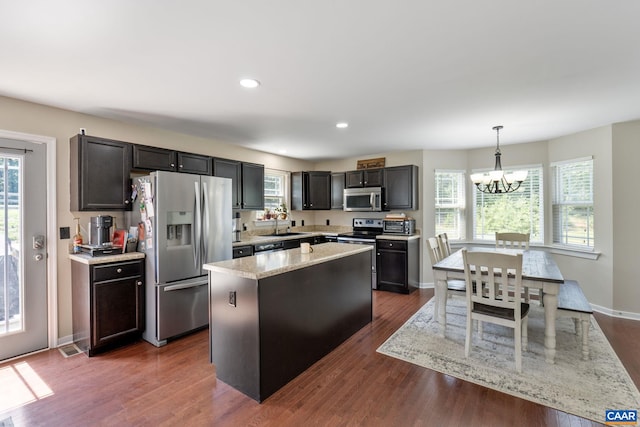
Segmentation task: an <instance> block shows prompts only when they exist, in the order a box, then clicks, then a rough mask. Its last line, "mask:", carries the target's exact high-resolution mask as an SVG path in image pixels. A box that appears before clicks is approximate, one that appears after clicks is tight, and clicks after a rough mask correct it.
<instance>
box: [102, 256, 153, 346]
mask: <svg viewBox="0 0 640 427" xmlns="http://www.w3.org/2000/svg"><path fill="white" fill-rule="evenodd" d="M143 262H144V260H136V261H127V262H119V263H108V264H99V265H95V266H93V267H92V270H93V272H92V279H91V283H92V284H91V286H92V292H91V302H90V305H91V325H92V326H91V328H92V334H91V344H92V347H94V348H95V347H99V346H103V345H107V344H110V343H114V342H117V341H119V340H124V339H126V338H130V337H133V336H138V335H139V334H141V333H142V331H143V330H144V281H143V277H144V264H143Z"/></svg>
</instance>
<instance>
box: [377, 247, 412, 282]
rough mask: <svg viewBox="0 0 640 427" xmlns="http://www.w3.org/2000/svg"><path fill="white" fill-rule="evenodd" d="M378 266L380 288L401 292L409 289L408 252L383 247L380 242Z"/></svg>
mask: <svg viewBox="0 0 640 427" xmlns="http://www.w3.org/2000/svg"><path fill="white" fill-rule="evenodd" d="M376 261H377V262H376V268H377V274H378V283H377V286H378V289H380V290H391V291H399V292H407V291H408V285H409V284H408V277H407V267H408V263H407V252H406V250H394V249H386V248H384V247H381V245H380V242H378V250H377V260H376Z"/></svg>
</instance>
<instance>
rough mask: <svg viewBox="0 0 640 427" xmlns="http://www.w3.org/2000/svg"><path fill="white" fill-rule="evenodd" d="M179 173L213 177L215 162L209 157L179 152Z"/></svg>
mask: <svg viewBox="0 0 640 427" xmlns="http://www.w3.org/2000/svg"><path fill="white" fill-rule="evenodd" d="M178 172H183V173H193V174H196V175H212V174H213V160H212V158H211V157H209V156H203V155H201V154H193V153H183V152H181V151H178Z"/></svg>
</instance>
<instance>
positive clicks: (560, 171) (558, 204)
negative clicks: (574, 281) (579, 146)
mask: <svg viewBox="0 0 640 427" xmlns="http://www.w3.org/2000/svg"><path fill="white" fill-rule="evenodd" d="M551 167H552V172H553V177H554V187H553V188H554V192H553V243H556V244H559V245H565V246H578V247H583V248H590V249H593V247H594V241H593V238H594V234H593V159H592V158H588V159H578V160H572V161H567V162H562V163H553V164H552V165H551Z"/></svg>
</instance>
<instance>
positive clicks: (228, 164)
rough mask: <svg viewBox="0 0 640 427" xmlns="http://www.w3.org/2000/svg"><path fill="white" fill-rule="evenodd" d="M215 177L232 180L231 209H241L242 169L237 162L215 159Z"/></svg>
mask: <svg viewBox="0 0 640 427" xmlns="http://www.w3.org/2000/svg"><path fill="white" fill-rule="evenodd" d="M213 175H214V176H219V177H222V178H231V207H232V208H233V209H240V208H241V207H242V206H241V202H242V194H241V186H240V183H241V180H242V167H241V163H240V162H239V161H237V160H227V159H219V158H214V159H213Z"/></svg>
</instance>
